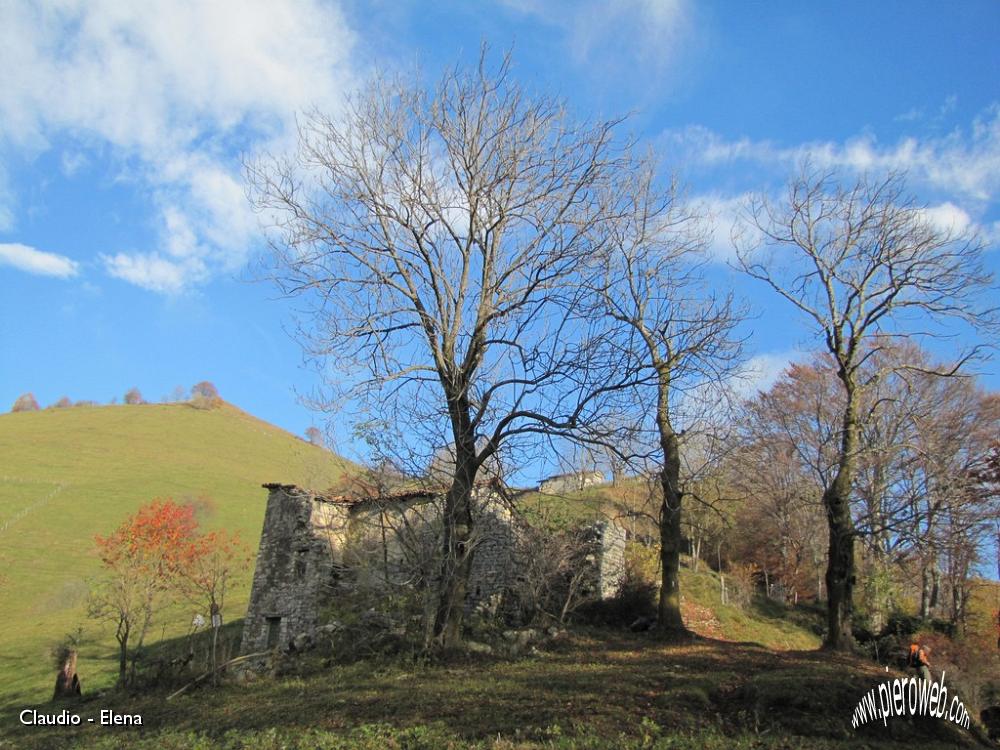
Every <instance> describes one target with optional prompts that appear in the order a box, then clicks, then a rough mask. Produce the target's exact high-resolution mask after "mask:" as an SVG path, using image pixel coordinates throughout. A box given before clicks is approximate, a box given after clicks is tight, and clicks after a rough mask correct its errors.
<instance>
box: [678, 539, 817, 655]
mask: <svg viewBox="0 0 1000 750" xmlns="http://www.w3.org/2000/svg"><path fill="white" fill-rule="evenodd" d="M686 563H687V565H686V567H682V568H681V600H682V605H683V604H684V603H693V604H694V605H696V607H697V608H698V613H699V614H701V618H699V621H704V620H705V619H708V618H706V614H707V613H706V612H705V610H707V611H708V613H710V614H711V618H712V619H711V620H709V626H708V627H700V628H699V627H698V626H694V629H695V630H696V631H698V632H700V633H701V634H702V635H706V636H709V637H717V638H722V639H725V640H727V641H738V642H751V643H759V644H760V645H762V646H766V647H768V648H771V649H776V650H781V651H787V650H802V649H814V648H819V646H820V643H821V641H822V639H821V638H820V633H821V632H822V631H821V628H822V623H823V617H824V612H823V611H822V610H821V609H817V608H815V607H814V606H813V605H805V604H803V605H799V606H797V607H793V606H785V605H783V604H780V603H778V602H774V601H771V600H770V599H763V598H760V597H757V598H755V599H754V600H753V601H751V602H750V603H749V604H747V605H746V606H742V607H741V606H737V605H735V604H722V601H721V599H722V597H721V593H720V590H721V582H720V580H719V574H718V573H716V572H715V571H713V570H710V569H708V568H707V567H706V566H705V565H701V566H699V571H698V572H697V573H695V572H693V571H692V570H691V567H690V559H689V558H688V559H686ZM682 608H683V607H682ZM691 614H694V613H691ZM713 620H714V621H713ZM689 626H690V623H689Z"/></svg>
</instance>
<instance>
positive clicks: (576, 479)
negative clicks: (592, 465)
mask: <svg viewBox="0 0 1000 750" xmlns="http://www.w3.org/2000/svg"><path fill="white" fill-rule="evenodd" d="M603 483H604V474H602V473H601V472H599V471H580V472H576V473H574V474H559V475H557V476H554V477H549V478H548V479H546V480H544V481H543V482H541V483H540V484H539V485H538V491H539V492H542V493H544V494H546V495H561V494H564V493H567V492H576V491H578V490H582V489H585V488H587V487H592V486H594V485H595V484H603Z"/></svg>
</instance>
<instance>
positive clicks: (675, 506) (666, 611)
mask: <svg viewBox="0 0 1000 750" xmlns="http://www.w3.org/2000/svg"><path fill="white" fill-rule="evenodd" d="M657 422H658V425H659V429H660V446H661V448H662V450H663V468H662V469H661V470H660V487H661V490H662V491H663V502H662V504H661V505H660V568H661V571H662V576H661V579H660V604H659V610H658V626H659V630H660V633H661V634H663V635H666V636H668V637H677V636H681V635H686V634H687V632H688V631H687V628H685V627H684V618H683V617H682V616H681V586H680V569H681V558H680V553H681V540H682V538H683V537H682V534H681V493H680V491H679V489H678V488H679V485H680V468H681V458H680V444H679V441H678V439H677V435H676V434H675V433H674V431H673V429H672V428H671V426H670V421H669V419H668V418H667V414H666V404H665V399H664V398H663V397H661V403H660V413H659V415H658V419H657Z"/></svg>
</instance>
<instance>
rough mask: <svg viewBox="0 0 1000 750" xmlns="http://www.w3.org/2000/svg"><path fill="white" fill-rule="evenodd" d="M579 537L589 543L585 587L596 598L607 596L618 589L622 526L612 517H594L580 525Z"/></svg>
mask: <svg viewBox="0 0 1000 750" xmlns="http://www.w3.org/2000/svg"><path fill="white" fill-rule="evenodd" d="M581 538H582V542H583V544H585V545H587V546H588V547H589V550H588V554H587V562H588V563H589V564H590V566H591V576H590V581H589V582H588V583H587V589H588V590H589V591H591V592H593V593H592V595H593V596H596V597H597V598H599V599H609V598H611V597H613V596H614V595H615V594H616V593H617V592H618V586H619V585H620V584H621V580H622V576H623V575H624V573H625V529H623V528H622V527H621V526H619V525H618V524H616V523H614V522H613V521H598V522H597V523H594V524H591V525H590V526H587V527H586V528H585V529H583V530H582V532H581Z"/></svg>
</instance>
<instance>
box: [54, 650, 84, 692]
mask: <svg viewBox="0 0 1000 750" xmlns="http://www.w3.org/2000/svg"><path fill="white" fill-rule="evenodd" d="M79 696H80V678H79V677H77V674H76V650H75V649H67V650H66V651H65V652H64V653H63V654H62V658H61V659H60V664H59V674H57V675H56V689H55V692H54V693H53V694H52V700H57V699H59V698H77V697H79Z"/></svg>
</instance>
